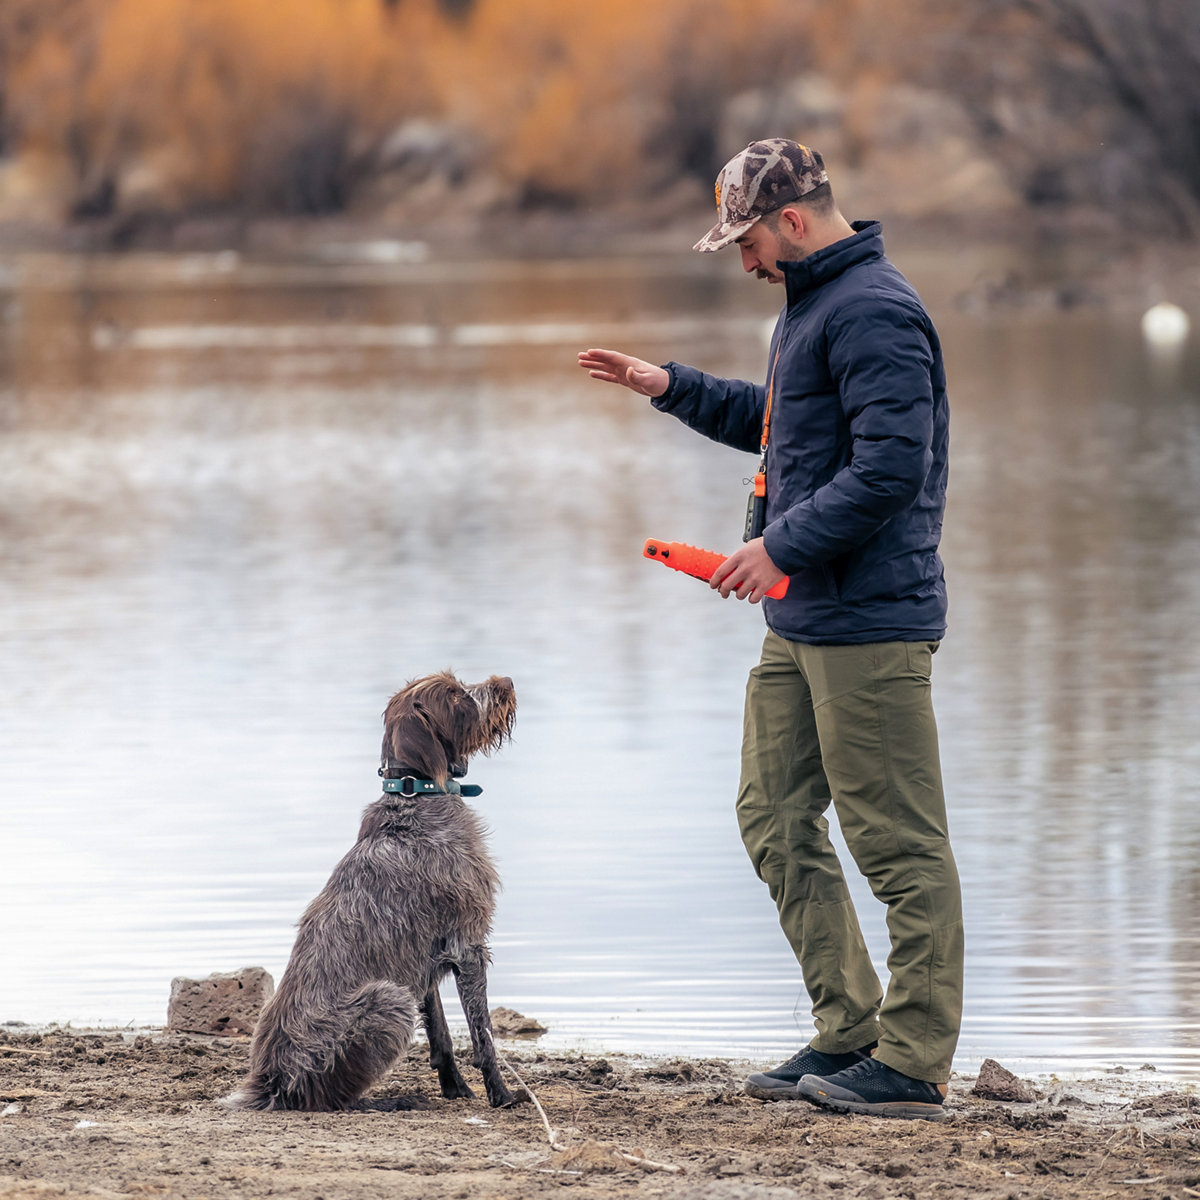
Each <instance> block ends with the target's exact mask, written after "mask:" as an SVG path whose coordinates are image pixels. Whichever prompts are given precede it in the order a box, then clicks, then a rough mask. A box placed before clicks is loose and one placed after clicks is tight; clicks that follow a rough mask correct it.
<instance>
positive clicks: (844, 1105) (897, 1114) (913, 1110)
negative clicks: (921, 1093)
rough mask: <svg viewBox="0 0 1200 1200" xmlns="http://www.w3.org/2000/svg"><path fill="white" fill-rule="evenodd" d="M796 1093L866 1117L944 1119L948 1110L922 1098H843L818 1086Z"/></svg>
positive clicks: (824, 1105) (818, 1103) (833, 1109)
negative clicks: (871, 1101)
mask: <svg viewBox="0 0 1200 1200" xmlns="http://www.w3.org/2000/svg"><path fill="white" fill-rule="evenodd" d="M796 1095H797V1097H798V1098H799V1099H801V1100H807V1101H808V1102H809V1103H810V1104H815V1105H816V1106H817V1107H818V1108H827V1109H829V1110H830V1111H831V1112H837V1113H858V1114H859V1115H861V1116H866V1117H893V1118H898V1119H900V1120H903V1121H944V1120H945V1119H946V1117H947V1115H948V1114H947V1113H946V1110H945V1109H944V1108H943V1107H942V1106H941V1105H940V1104H925V1103H922V1102H921V1101H920V1100H887V1101H884V1102H882V1103H878V1104H869V1103H867V1101H865V1100H842V1099H839V1098H838V1097H836V1096H830V1095H827V1094H826V1093H825V1092H819V1091H817V1089H816V1088H807V1089H806V1088H805V1087H804V1086H803V1085H802V1084H801V1085H800V1086H798V1087H797V1088H796Z"/></svg>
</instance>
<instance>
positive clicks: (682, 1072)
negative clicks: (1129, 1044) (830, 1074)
mask: <svg viewBox="0 0 1200 1200" xmlns="http://www.w3.org/2000/svg"><path fill="white" fill-rule="evenodd" d="M501 1048H502V1051H503V1053H504V1054H505V1056H506V1057H507V1059H508V1060H509V1062H510V1063H511V1064H512V1066H513V1067H514V1068H515V1070H516V1071H517V1072H518V1073H519V1074H520V1076H521V1078H522V1079H524V1080H525V1082H526V1083H527V1084H528V1085H529V1087H530V1088H531V1089H532V1091H533V1093H534V1094H535V1095H536V1096H537V1098H538V1100H539V1101H540V1103H541V1105H542V1107H543V1109H544V1111H545V1113H546V1117H547V1120H548V1121H549V1123H550V1125H551V1127H553V1128H554V1130H555V1139H556V1143H557V1146H558V1149H555V1148H554V1147H552V1146H551V1144H550V1141H549V1139H548V1136H547V1131H546V1127H545V1125H544V1123H543V1121H542V1118H541V1117H540V1116H539V1114H538V1112H537V1111H536V1109H535V1107H534V1106H533V1105H532V1104H522V1105H520V1106H518V1107H516V1108H513V1109H509V1110H502V1111H497V1110H493V1109H491V1108H489V1107H488V1105H487V1103H486V1101H484V1100H482V1099H475V1100H469V1101H447V1100H443V1099H442V1098H441V1096H440V1095H439V1094H438V1092H437V1089H436V1083H435V1079H434V1076H433V1074H432V1072H431V1071H430V1070H429V1067H428V1064H427V1061H426V1058H425V1049H424V1046H423V1045H421V1044H417V1045H414V1046H413V1048H412V1049H411V1051H410V1052H409V1054H408V1056H407V1057H406V1058H405V1059H404V1060H403V1061H402V1062H401V1063H400V1064H399V1065H398V1066H397V1067H396V1069H395V1070H394V1071H393V1072H392V1073H391V1075H390V1076H389V1077H388V1078H387V1079H386V1080H385V1081H384V1082H383V1084H381V1085H380V1086H379V1087H378V1088H376V1089H375V1090H374V1092H373V1093H372V1094H371V1097H370V1100H371V1102H372V1104H374V1105H375V1106H376V1107H374V1108H371V1109H369V1110H367V1111H362V1112H353V1113H316V1114H309V1113H270V1114H247V1113H231V1112H227V1111H225V1110H224V1109H222V1108H220V1107H219V1106H218V1105H217V1104H216V1101H217V1100H218V1099H219V1098H220V1097H221V1096H223V1095H225V1094H227V1093H228V1092H229V1091H230V1090H232V1088H233V1086H234V1085H235V1084H236V1083H237V1082H238V1080H239V1078H240V1076H241V1074H242V1071H243V1069H244V1066H245V1061H246V1052H247V1049H248V1040H247V1039H245V1038H227V1037H216V1038H213V1037H203V1036H199V1035H180V1034H169V1033H166V1032H164V1031H162V1030H112V1029H107V1030H83V1029H73V1028H49V1029H45V1030H40V1031H34V1030H31V1029H30V1028H29V1027H7V1028H0V1114H2V1115H0V1197H3V1198H4V1200H17V1198H21V1200H25V1198H27V1197H28V1198H30V1200H32V1198H34V1197H36V1198H38V1200H51V1198H54V1197H75V1196H98V1197H114V1196H145V1195H157V1196H164V1197H204V1196H215V1195H224V1196H239V1197H241V1196H245V1197H259V1196H268V1195H271V1196H292V1197H298V1198H303V1200H318V1198H322V1197H323V1198H324V1200H340V1198H343V1197H347V1198H352V1197H360V1196H361V1197H368V1196H370V1197H375V1196H379V1195H388V1196H398V1197H405V1198H407V1197H412V1198H414V1200H415V1198H416V1197H421V1198H426V1197H429V1198H440V1197H468V1196H469V1197H472V1198H473V1200H474V1198H476V1197H484V1198H487V1197H534V1196H542V1195H545V1194H549V1193H553V1192H557V1191H558V1190H559V1189H561V1188H564V1187H571V1188H586V1189H588V1191H589V1192H590V1193H591V1194H594V1195H601V1196H613V1197H626V1196H665V1197H671V1198H685V1200H692V1198H699V1197H706V1198H707V1197H712V1198H714V1200H749V1198H757V1197H762V1198H764V1200H791V1198H792V1197H797V1198H799V1197H821V1196H838V1197H863V1198H864V1200H885V1198H888V1197H902V1196H903V1197H916V1196H925V1195H935V1194H936V1195H961V1196H964V1197H966V1196H971V1197H997V1198H1001V1197H1004V1198H1007V1197H1014V1198H1017V1197H1043V1196H1045V1197H1085V1198H1092V1197H1101V1196H1122V1197H1129V1198H1131V1200H1142V1198H1143V1197H1144V1198H1146V1200H1149V1198H1150V1197H1155V1198H1158V1197H1171V1198H1172V1200H1184V1198H1185V1197H1195V1196H1197V1195H1200V1097H1198V1096H1197V1089H1196V1087H1195V1085H1192V1084H1186V1083H1180V1082H1179V1081H1175V1080H1170V1079H1159V1078H1156V1076H1155V1074H1154V1073H1153V1072H1149V1071H1133V1072H1127V1073H1123V1074H1104V1075H1097V1076H1094V1077H1089V1078H1086V1079H1084V1078H1072V1079H1069V1080H1060V1079H1057V1078H1056V1077H1054V1076H1039V1077H1033V1078H1030V1079H1027V1080H1025V1081H1024V1082H1025V1083H1027V1084H1028V1085H1029V1086H1030V1087H1031V1088H1032V1090H1033V1093H1034V1095H1035V1099H1034V1100H1033V1101H1032V1102H1029V1103H1015V1102H1001V1101H997V1100H994V1099H988V1098H985V1097H982V1096H979V1095H976V1094H975V1093H974V1092H973V1090H972V1088H973V1085H974V1083H975V1079H974V1077H971V1076H962V1075H959V1076H956V1077H955V1078H954V1079H953V1081H952V1083H951V1088H950V1095H949V1098H948V1101H947V1114H948V1119H947V1120H946V1121H944V1122H942V1123H940V1124H933V1123H929V1122H923V1121H920V1122H907V1121H884V1120H880V1119H877V1118H868V1117H851V1118H847V1117H835V1116H829V1115H826V1114H824V1113H821V1112H819V1111H818V1110H816V1109H814V1108H812V1107H811V1106H809V1105H808V1104H805V1103H803V1102H799V1101H797V1102H784V1103H774V1104H764V1103H763V1102H761V1101H758V1100H754V1099H751V1098H750V1097H748V1096H746V1095H745V1094H744V1093H743V1092H742V1080H743V1079H744V1078H745V1076H746V1074H747V1073H748V1072H749V1071H750V1070H754V1069H761V1068H762V1067H763V1066H764V1065H765V1064H763V1063H746V1062H739V1061H734V1060H729V1059H713V1058H708V1059H679V1058H674V1059H646V1058H636V1057H633V1056H628V1055H619V1054H605V1055H603V1056H599V1055H594V1054H579V1053H569V1052H568V1053H545V1052H542V1051H540V1050H539V1049H538V1048H537V1046H536V1044H535V1043H528V1042H517V1041H511V1040H505V1041H502V1043H501ZM460 1053H462V1054H463V1057H464V1058H465V1060H466V1061H465V1062H464V1074H465V1075H466V1077H467V1079H468V1081H469V1082H471V1083H472V1084H473V1085H474V1084H476V1083H477V1082H478V1073H477V1072H476V1071H475V1070H474V1068H472V1067H471V1066H470V1064H469V1052H467V1051H465V1050H460ZM478 1090H479V1091H480V1093H482V1089H478ZM397 1101H400V1104H401V1106H404V1105H411V1106H412V1107H409V1108H404V1109H403V1110H401V1111H397V1110H396V1109H397V1104H396V1102H397ZM640 1160H647V1161H640ZM663 1168H669V1169H663Z"/></svg>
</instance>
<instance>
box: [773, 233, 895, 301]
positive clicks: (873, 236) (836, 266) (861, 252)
mask: <svg viewBox="0 0 1200 1200" xmlns="http://www.w3.org/2000/svg"><path fill="white" fill-rule="evenodd" d="M850 227H851V229H853V230H854V234H853V236H852V237H848V238H843V239H842V240H841V241H840V242H834V243H833V244H832V245H829V246H826V247H824V249H821V250H818V251H817V252H816V253H815V254H810V255H809V256H808V257H807V258H804V259H801V260H800V261H799V262H780V263H779V267H780V269H781V270H782V271H783V280H784V284H785V286H786V287H787V301H788V304H789V305H792V304H795V303H796V302H797V301H798V300H801V299H803V298H804V296H805V295H807V293H809V292H811V291H812V290H813V289H814V288H819V287H821V286H822V284H826V283H828V282H829V281H830V280H831V279H834V278H836V277H837V276H838V275H840V274H841V273H842V272H843V271H845V270H847V269H848V268H849V267H856V266H858V264H859V263H863V262H867V261H869V260H871V259H874V258H882V257H883V226H882V225H880V223H879V222H878V221H852V222H851V225H850Z"/></svg>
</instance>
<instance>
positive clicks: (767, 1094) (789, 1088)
mask: <svg viewBox="0 0 1200 1200" xmlns="http://www.w3.org/2000/svg"><path fill="white" fill-rule="evenodd" d="M874 1049H875V1043H874V1042H872V1043H871V1044H870V1045H869V1046H864V1047H863V1048H862V1049H861V1050H851V1051H850V1053H849V1054H822V1053H821V1051H820V1050H814V1049H813V1048H812V1047H811V1046H805V1047H804V1049H803V1050H797V1051H796V1053H795V1054H793V1055H792V1057H791V1058H789V1059H788V1060H787V1062H785V1063H780V1064H779V1066H777V1067H775V1068H774V1069H773V1070H770V1071H759V1072H756V1073H755V1074H753V1075H751V1076H750V1078H749V1079H747V1080H746V1094H747V1095H748V1096H754V1097H755V1098H756V1099H758V1100H796V1099H798V1098H799V1097H798V1096H797V1095H796V1084H798V1083H799V1082H800V1080H801V1079H803V1078H804V1076H805V1075H836V1074H837V1072H838V1071H844V1070H845V1069H846V1068H847V1067H852V1066H854V1064H855V1063H857V1062H862V1060H863V1059H864V1058H870V1056H871V1051H872V1050H874Z"/></svg>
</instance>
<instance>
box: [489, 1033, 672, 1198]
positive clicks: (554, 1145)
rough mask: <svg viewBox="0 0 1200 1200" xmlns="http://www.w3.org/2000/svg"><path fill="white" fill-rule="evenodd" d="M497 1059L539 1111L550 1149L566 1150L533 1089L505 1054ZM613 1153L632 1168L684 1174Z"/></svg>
mask: <svg viewBox="0 0 1200 1200" xmlns="http://www.w3.org/2000/svg"><path fill="white" fill-rule="evenodd" d="M496 1057H497V1058H498V1059H499V1060H500V1062H501V1063H502V1064H503V1065H504V1066H505V1067H506V1068H507V1069H508V1071H509V1073H510V1074H511V1075H512V1077H513V1078H514V1079H515V1080H516V1081H517V1083H519V1084H520V1085H521V1087H522V1088H523V1089H524V1091H525V1094H526V1095H527V1096H528V1097H529V1099H530V1100H531V1101H532V1102H533V1107H534V1108H536V1109H537V1111H538V1116H539V1117H541V1118H542V1124H543V1125H544V1126H545V1127H546V1138H547V1140H548V1141H549V1142H550V1148H551V1149H552V1150H559V1151H563V1150H566V1149H567V1147H566V1146H564V1145H563V1144H562V1142H561V1141H560V1140H559V1135H558V1130H557V1129H554V1128H552V1127H551V1125H550V1120H549V1118H548V1117H547V1116H546V1110H545V1109H544V1108H543V1107H542V1105H541V1101H540V1100H538V1098H537V1096H536V1095H534V1091H533V1088H531V1087H530V1086H529V1084H527V1083H526V1082H525V1080H524V1079H522V1078H521V1076H520V1075H519V1074H518V1073H517V1069H516V1068H515V1067H514V1066H513V1065H512V1063H510V1062H509V1061H508V1059H507V1058H505V1057H504V1055H503V1054H497V1055H496ZM612 1153H613V1154H614V1155H615V1156H616V1157H617V1158H619V1159H621V1160H622V1161H623V1162H627V1163H628V1164H629V1165H630V1166H632V1167H640V1168H641V1169H642V1170H643V1171H666V1172H668V1173H669V1174H671V1175H682V1174H683V1168H682V1167H677V1166H675V1165H674V1164H673V1163H664V1162H656V1161H655V1160H654V1159H652V1158H647V1157H646V1156H645V1155H644V1154H630V1153H628V1152H627V1151H625V1150H622V1149H621V1148H620V1147H619V1146H613V1147H612Z"/></svg>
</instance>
